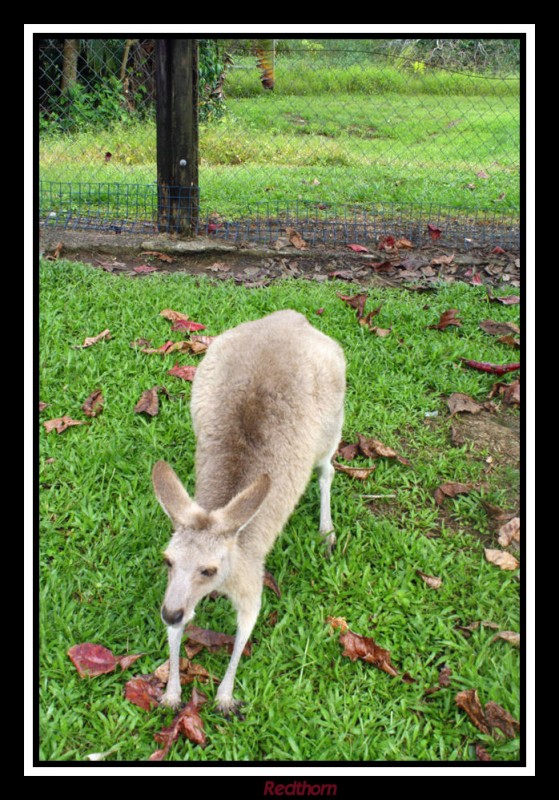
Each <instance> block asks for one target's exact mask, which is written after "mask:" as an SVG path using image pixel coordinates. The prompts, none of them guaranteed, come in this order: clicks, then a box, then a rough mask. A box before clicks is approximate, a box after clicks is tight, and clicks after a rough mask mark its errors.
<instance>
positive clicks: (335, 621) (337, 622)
mask: <svg viewBox="0 0 559 800" xmlns="http://www.w3.org/2000/svg"><path fill="white" fill-rule="evenodd" d="M326 622H327V623H328V624H329V625H331V626H332V628H334V629H335V628H339V629H340V630H341V632H342V633H345V632H346V631H347V630H348V627H349V626H348V624H347V620H346V619H345V618H344V617H326Z"/></svg>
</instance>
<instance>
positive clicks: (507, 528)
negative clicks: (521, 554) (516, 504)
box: [497, 517, 520, 547]
mask: <svg viewBox="0 0 559 800" xmlns="http://www.w3.org/2000/svg"><path fill="white" fill-rule="evenodd" d="M497 541H498V542H499V544H500V545H501V547H508V546H509V544H510V543H511V542H520V517H513V518H512V519H511V520H509V521H508V522H507V523H505V525H503V527H502V528H501V529H500V530H499V538H498V540H497Z"/></svg>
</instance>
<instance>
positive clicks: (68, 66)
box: [60, 39, 80, 94]
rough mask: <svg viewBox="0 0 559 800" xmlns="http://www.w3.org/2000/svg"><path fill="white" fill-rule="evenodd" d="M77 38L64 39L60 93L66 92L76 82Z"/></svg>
mask: <svg viewBox="0 0 559 800" xmlns="http://www.w3.org/2000/svg"><path fill="white" fill-rule="evenodd" d="M79 51H80V40H79V39H64V48H63V50H62V85H61V87H60V88H61V90H62V94H66V93H67V92H68V90H69V89H71V88H72V86H75V85H76V83H77V82H78V55H79Z"/></svg>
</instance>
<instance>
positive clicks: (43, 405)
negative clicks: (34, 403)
mask: <svg viewBox="0 0 559 800" xmlns="http://www.w3.org/2000/svg"><path fill="white" fill-rule="evenodd" d="M49 405H50V403H43V401H42V400H39V414H40V413H41V411H44V410H45V408H46V407H47V406H49Z"/></svg>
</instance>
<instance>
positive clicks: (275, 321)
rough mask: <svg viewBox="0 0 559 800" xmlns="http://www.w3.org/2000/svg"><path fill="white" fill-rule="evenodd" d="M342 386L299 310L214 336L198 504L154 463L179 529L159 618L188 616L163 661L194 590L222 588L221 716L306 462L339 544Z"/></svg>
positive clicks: (302, 484)
mask: <svg viewBox="0 0 559 800" xmlns="http://www.w3.org/2000/svg"><path fill="white" fill-rule="evenodd" d="M344 392H345V360H344V356H343V352H342V350H341V348H340V347H339V345H337V344H336V343H335V342H334V341H333V340H332V339H330V338H328V337H327V336H325V335H324V334H322V333H320V332H319V331H317V330H316V329H315V328H313V327H312V326H311V325H310V324H309V323H308V322H307V320H306V319H305V317H303V316H302V315H301V314H298V313H296V312H295V311H278V312H275V313H274V314H271V315H269V316H268V317H264V318H263V319H260V320H256V321H255V322H246V323H243V324H242V325H239V326H238V327H236V328H233V329H232V330H229V331H227V332H225V333H224V334H222V335H221V336H219V337H218V338H217V339H216V340H215V341H214V342H213V343H212V345H211V346H210V348H209V350H208V352H207V354H206V355H205V357H204V360H203V361H202V364H201V365H200V366H199V368H198V370H197V373H196V376H195V379H194V383H193V387H192V402H191V412H192V421H193V425H194V431H195V434H196V439H197V448H196V500H195V501H192V500H191V499H190V498H189V497H188V494H187V493H186V490H185V489H184V488H183V487H182V485H181V483H180V481H179V479H178V478H177V476H176V475H175V473H174V472H173V471H172V470H171V468H170V467H168V465H167V464H165V463H164V462H158V464H157V465H156V466H155V467H154V475H153V482H154V488H155V492H156V494H157V496H158V498H159V500H160V502H161V505H162V506H163V508H164V509H165V511H166V512H167V513H168V514H169V516H170V517H171V519H172V521H173V524H174V525H175V531H176V532H175V534H174V536H173V538H172V540H171V543H170V545H169V547H168V548H167V555H168V557H169V559H170V561H171V562H172V564H173V566H172V567H171V569H170V575H169V585H168V589H167V593H166V596H165V602H164V611H163V613H164V614H165V613H166V614H167V616H168V617H171V615H172V614H173V613H179V610H183V611H184V615H183V618H182V620H181V621H180V623H176V624H173V625H170V626H169V641H170V644H171V661H173V649H174V650H178V645H177V642H176V640H177V639H178V641H179V643H180V635H181V633H182V627H181V626H184V624H185V623H186V622H187V621H188V619H187V617H188V618H192V616H193V614H194V607H195V604H196V603H197V602H198V600H199V599H200V597H202V596H204V595H205V594H209V592H210V591H212V590H214V589H219V591H220V592H223V593H224V594H226V595H227V596H228V597H229V598H230V599H231V601H232V602H233V604H234V606H235V608H236V609H237V615H238V620H237V621H238V627H237V637H236V644H235V648H234V651H233V655H232V657H231V662H230V666H229V669H228V671H227V674H226V676H225V678H224V680H223V682H222V684H221V686H220V690H219V691H218V705H219V707H220V708H221V710H223V711H224V712H225V713H229V712H230V711H232V710H235V708H236V705H237V704H236V702H235V701H234V700H233V698H232V688H233V682H234V677H235V671H236V667H237V663H238V660H239V658H240V651H242V648H243V647H244V644H245V643H246V640H247V638H248V637H249V636H250V633H251V631H252V627H253V626H254V622H255V621H256V617H257V615H258V610H259V606H260V595H261V590H262V577H263V572H264V560H265V557H266V555H267V553H268V552H269V550H270V549H271V547H272V546H273V544H274V542H275V540H276V538H277V537H278V536H279V534H280V533H281V531H282V529H283V527H284V525H285V523H286V521H287V519H288V518H289V516H290V514H291V513H292V511H293V509H294V508H295V506H296V505H297V502H298V501H299V498H300V497H301V495H302V494H303V492H304V491H305V488H306V486H307V483H308V481H309V479H310V476H311V473H312V470H313V467H318V469H319V481H320V488H321V520H320V530H321V532H322V533H323V534H324V535H325V536H326V537H327V541H328V543H329V544H330V545H331V544H332V543H333V542H334V541H335V537H334V534H333V532H332V525H331V519H330V510H329V509H330V502H329V490H330V483H331V479H332V473H333V470H332V468H331V465H330V459H331V456H332V454H333V452H334V451H335V449H336V447H337V444H338V442H339V439H340V434H341V427H342V421H343V400H344ZM206 562H207V563H206ZM210 562H211V563H210ZM210 568H211V570H213V569H214V568H215V569H216V574H215V575H213V574H212V576H211V577H210V578H204V576H203V575H202V574H201V573H202V570H204V569H206V572H207V571H208V570H210ZM211 570H210V571H211ZM181 598H183V599H182V602H180V601H181ZM171 604H173V605H171ZM179 607H180V608H179ZM178 609H179V610H178ZM179 628H180V632H179ZM177 658H178V657H177ZM172 671H173V666H172V665H171V672H172ZM177 672H178V668H177ZM177 691H178V698H177ZM166 700H167V702H168V704H169V705H173V706H176V705H177V703H178V702H180V686H179V684H178V675H177V680H173V682H172V681H171V678H170V680H169V686H168V690H167V697H166Z"/></svg>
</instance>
